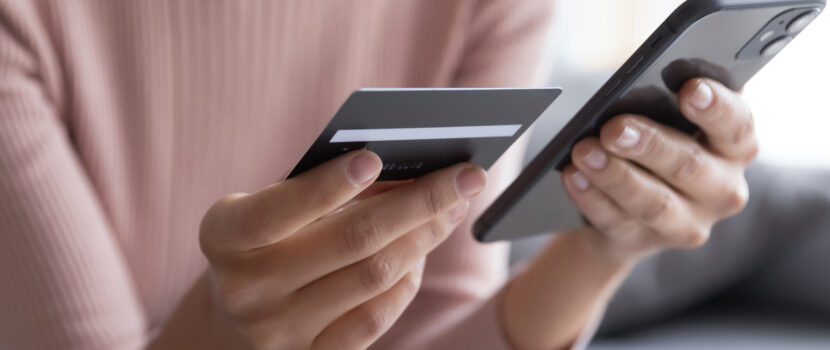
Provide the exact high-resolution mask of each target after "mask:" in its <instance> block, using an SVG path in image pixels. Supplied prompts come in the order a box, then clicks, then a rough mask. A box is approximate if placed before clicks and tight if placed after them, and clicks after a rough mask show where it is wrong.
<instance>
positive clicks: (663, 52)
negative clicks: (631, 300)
mask: <svg viewBox="0 0 830 350" xmlns="http://www.w3.org/2000/svg"><path fill="white" fill-rule="evenodd" d="M825 3H826V0H793V1H781V0H778V1H770V0H689V1H686V2H684V3H683V4H681V5H680V6H679V7H678V8H677V9H676V10H675V11H674V12H673V13H672V14H671V15H670V16H669V17H668V19H666V20H665V21H664V22H663V23H662V24H661V25H660V26H659V27H658V28H657V30H655V31H654V33H653V34H652V35H651V36H650V37H649V38H648V39H647V40H646V41H645V43H643V44H642V46H640V47H639V49H637V51H636V52H635V53H634V54H633V55H632V56H631V57H630V58H629V59H628V60H627V61H626V62H625V63H624V64H623V65H622V67H621V68H620V69H619V70H618V71H617V72H616V73H615V74H614V75H613V76H612V77H611V78H610V79H609V80H608V81H607V82H606V83H605V84H604V85H603V86H602V87H601V88H600V89H599V91H597V93H596V94H595V95H594V96H593V97H592V98H591V99H590V100H589V101H588V102H587V103H586V104H585V106H584V107H583V108H582V109H581V110H580V111H579V112H577V114H576V115H575V116H574V117H573V118H572V119H571V120H570V121H569V122H568V123H567V124H566V125H565V126H564V127H563V128H562V130H561V131H560V132H559V133H558V134H557V135H556V136H555V137H554V138H553V140H552V141H550V143H548V144H547V146H545V147H544V148H543V150H542V151H541V152H540V153H539V154H538V155H537V156H536V157H535V158H534V159H533V160H532V161H531V162H530V163H529V164H528V166H527V167H526V168H525V169H524V171H522V173H521V174H520V175H519V177H518V178H517V179H516V180H515V181H514V182H513V183H512V184H511V185H510V186H509V187H508V188H507V189H506V190H505V191H504V192H503V193H502V194H501V196H499V198H497V199H496V201H495V202H494V203H493V204H492V205H491V206H490V207H488V208H487V209H486V210H485V211H484V213H483V214H482V215H481V216H480V217H479V218H478V219H477V220H476V222H475V224H474V225H473V234H474V235H475V237H476V239H478V240H479V241H482V242H491V241H498V240H512V239H518V238H522V236H523V235H524V233H519V232H516V233H513V232H502V231H504V230H501V231H499V232H496V231H495V230H493V228H494V227H496V225H498V224H499V223H500V222H501V220H502V219H504V217H505V216H506V214H507V213H508V212H509V211H510V210H511V209H512V208H513V207H514V206H515V205H516V203H517V202H518V201H519V200H520V199H522V197H524V196H525V195H526V194H527V192H528V191H530V189H531V188H532V187H533V186H534V185H535V184H536V183H537V182H538V181H539V180H540V179H541V178H542V177H544V176H545V174H547V173H548V171H550V170H551V169H552V168H554V169H556V170H559V171H561V170H562V168H564V167H565V165H567V164H568V163H570V158H569V157H570V153H571V149H572V147H573V146H574V145H575V144H576V143H577V142H578V141H579V140H581V139H583V138H585V137H587V136H596V135H598V134H599V130H600V128H601V127H602V126H603V124H605V123H606V122H607V121H608V120H609V119H611V118H612V117H614V116H616V115H619V114H623V113H633V114H639V115H644V116H647V117H649V118H651V119H654V120H656V121H658V122H660V123H663V124H666V125H669V126H672V127H674V128H677V129H679V130H682V131H685V132H687V133H694V132H696V131H697V130H698V129H697V127H696V126H695V125H694V124H692V123H691V122H689V121H688V120H687V119H686V118H685V117H683V114H682V113H681V112H680V110H679V108H678V106H677V95H676V93H677V91H678V90H679V89H680V88H681V86H682V85H683V84H684V83H685V82H686V81H688V80H689V79H692V78H696V77H705V78H711V79H715V80H717V81H720V82H721V83H723V84H724V85H726V86H728V87H729V88H730V89H732V90H735V91H738V90H741V89H742V88H743V86H744V84H745V83H746V82H747V81H748V80H749V79H750V78H752V76H753V75H755V73H757V72H758V71H759V70H760V69H761V68H762V67H763V66H764V65H765V64H767V62H769V61H770V60H771V59H772V58H773V57H774V56H775V55H776V54H778V53H779V52H780V51H781V50H782V49H783V48H784V47H785V46H786V45H787V44H788V43H789V42H790V41H791V40H792V39H793V38H794V37H795V36H797V35H798V34H799V33H800V32H801V31H802V30H803V29H804V28H805V27H807V26H808V25H809V24H810V23H811V22H812V21H813V20H814V19H815V18H816V17H817V16H818V15H819V13H820V12H821V11H822V10H823V9H824V6H825Z"/></svg>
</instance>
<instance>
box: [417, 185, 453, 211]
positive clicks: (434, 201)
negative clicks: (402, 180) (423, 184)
mask: <svg viewBox="0 0 830 350" xmlns="http://www.w3.org/2000/svg"><path fill="white" fill-rule="evenodd" d="M421 193H422V194H421V201H420V202H421V204H422V205H423V208H424V210H425V212H426V213H427V214H428V215H430V216H435V215H438V214H439V213H441V212H443V211H444V209H445V207H446V206H447V204H448V202H449V200H448V199H449V198H447V196H446V194H445V193H446V192H444V191H442V189H441V188H440V187H437V186H431V187H430V188H429V189H428V190H426V191H423V192H421Z"/></svg>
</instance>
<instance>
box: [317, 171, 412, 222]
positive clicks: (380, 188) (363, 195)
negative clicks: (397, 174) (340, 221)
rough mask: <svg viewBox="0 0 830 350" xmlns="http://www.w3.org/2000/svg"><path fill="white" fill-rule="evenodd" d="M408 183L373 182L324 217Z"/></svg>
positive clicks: (403, 181)
mask: <svg viewBox="0 0 830 350" xmlns="http://www.w3.org/2000/svg"><path fill="white" fill-rule="evenodd" d="M410 182H412V180H402V181H382V182H375V183H373V184H372V185H371V186H369V187H367V188H366V189H365V190H363V192H360V193H359V194H358V195H357V196H355V197H354V198H352V200H350V201H348V202H346V204H343V205H341V206H340V207H339V208H337V209H335V210H333V211H331V212H329V213H328V214H326V215H325V216H328V215H332V214H336V213H339V212H341V211H343V209H346V208H348V207H351V206H353V205H355V204H357V203H358V202H360V201H361V200H364V199H367V198H372V197H374V196H377V195H379V194H381V193H384V192H387V191H390V190H393V189H395V188H398V187H401V186H403V185H405V184H408V183H410ZM325 216H324V217H325Z"/></svg>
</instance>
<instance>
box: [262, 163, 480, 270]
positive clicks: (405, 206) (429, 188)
mask: <svg viewBox="0 0 830 350" xmlns="http://www.w3.org/2000/svg"><path fill="white" fill-rule="evenodd" d="M485 183H486V175H485V173H484V170H482V169H481V168H479V167H477V166H473V165H471V164H459V165H455V166H452V167H449V168H447V169H443V170H439V171H437V172H433V173H431V174H428V175H426V176H425V177H423V178H421V179H418V180H417V181H415V182H412V183H410V184H407V185H404V186H401V187H399V188H397V189H394V190H391V191H388V192H385V193H383V194H380V195H377V196H375V197H372V198H369V199H366V200H363V201H360V202H359V203H357V204H355V205H353V206H351V207H349V208H346V209H344V210H343V211H341V212H339V213H337V214H333V215H331V216H328V217H326V218H324V219H321V220H319V221H317V222H315V223H313V224H311V225H309V226H308V227H306V228H305V229H303V230H302V232H300V233H299V234H297V235H294V236H292V237H290V238H289V239H286V240H285V241H284V242H283V243H282V244H280V246H281V247H280V248H279V249H280V252H279V253H277V254H278V255H282V257H283V258H282V259H284V260H283V261H287V262H288V263H290V264H298V265H299V266H300V268H302V269H303V275H304V276H312V277H314V278H315V279H316V278H317V277H318V276H322V275H325V274H327V273H329V272H332V271H335V270H339V269H341V268H343V267H344V266H347V265H351V264H353V263H355V262H357V261H360V260H363V259H365V258H366V257H368V256H370V255H373V254H375V253H377V252H378V251H379V250H380V249H382V248H383V247H385V246H386V245H388V244H389V243H390V242H392V241H394V240H396V239H397V238H399V237H400V236H402V235H403V234H405V233H407V232H409V231H412V230H414V229H415V228H416V227H419V226H421V225H423V224H425V223H427V222H429V221H431V220H432V219H434V218H435V217H436V216H438V215H441V214H443V213H445V212H447V211H448V210H450V209H452V208H454V207H455V206H457V205H459V204H461V203H462V202H463V201H467V200H469V199H470V198H472V197H474V196H476V195H477V194H478V193H479V192H481V190H482V189H483V188H484V185H485ZM292 266H293V265H292Z"/></svg>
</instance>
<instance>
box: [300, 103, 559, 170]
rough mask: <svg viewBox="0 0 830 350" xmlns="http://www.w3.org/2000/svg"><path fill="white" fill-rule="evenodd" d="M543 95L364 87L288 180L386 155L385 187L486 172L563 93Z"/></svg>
mask: <svg viewBox="0 0 830 350" xmlns="http://www.w3.org/2000/svg"><path fill="white" fill-rule="evenodd" d="M561 92H562V90H561V89H559V88H540V89H363V90H358V91H355V92H354V93H352V95H351V96H349V98H348V99H347V100H346V102H345V103H344V104H343V106H341V107H340V110H339V111H337V114H335V115H334V118H332V120H331V122H329V124H328V125H327V126H326V128H325V129H324V130H323V132H322V133H321V134H320V136H318V137H317V140H316V141H314V144H312V146H311V148H310V149H309V150H308V151H307V152H306V154H305V155H304V156H303V158H302V159H301V160H300V162H299V163H298V164H297V166H296V167H294V170H292V171H291V173H290V174H289V175H288V178H291V177H294V176H297V175H299V174H301V173H302V172H304V171H306V170H308V169H311V168H313V167H315V166H317V165H318V164H321V163H323V162H326V161H328V160H330V159H333V158H335V157H337V156H340V155H342V154H344V153H347V152H350V151H353V150H357V149H368V150H370V151H373V152H375V153H376V154H377V155H378V156H380V158H381V160H382V161H383V170H382V171H381V174H380V177H379V178H378V181H388V180H408V179H414V178H417V177H420V176H422V175H425V174H427V173H430V172H432V171H435V170H438V169H441V168H445V167H447V166H450V165H453V164H456V163H460V162H472V163H474V164H476V165H478V166H481V167H482V168H484V169H488V168H490V166H492V165H493V163H495V162H496V160H498V158H499V157H500V156H501V155H502V154H503V153H504V152H505V151H507V149H508V148H509V147H510V145H512V144H513V143H514V142H515V141H516V140H517V139H518V138H519V137H520V136H521V135H522V134H523V133H524V132H525V131H526V130H527V129H528V128H529V127H530V125H531V124H532V123H533V122H534V121H535V120H536V119H537V118H538V117H539V116H540V115H541V114H542V112H544V111H545V109H547V108H548V106H550V104H551V103H553V101H554V100H555V99H556V98H557V97H558V96H559V94H561Z"/></svg>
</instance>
